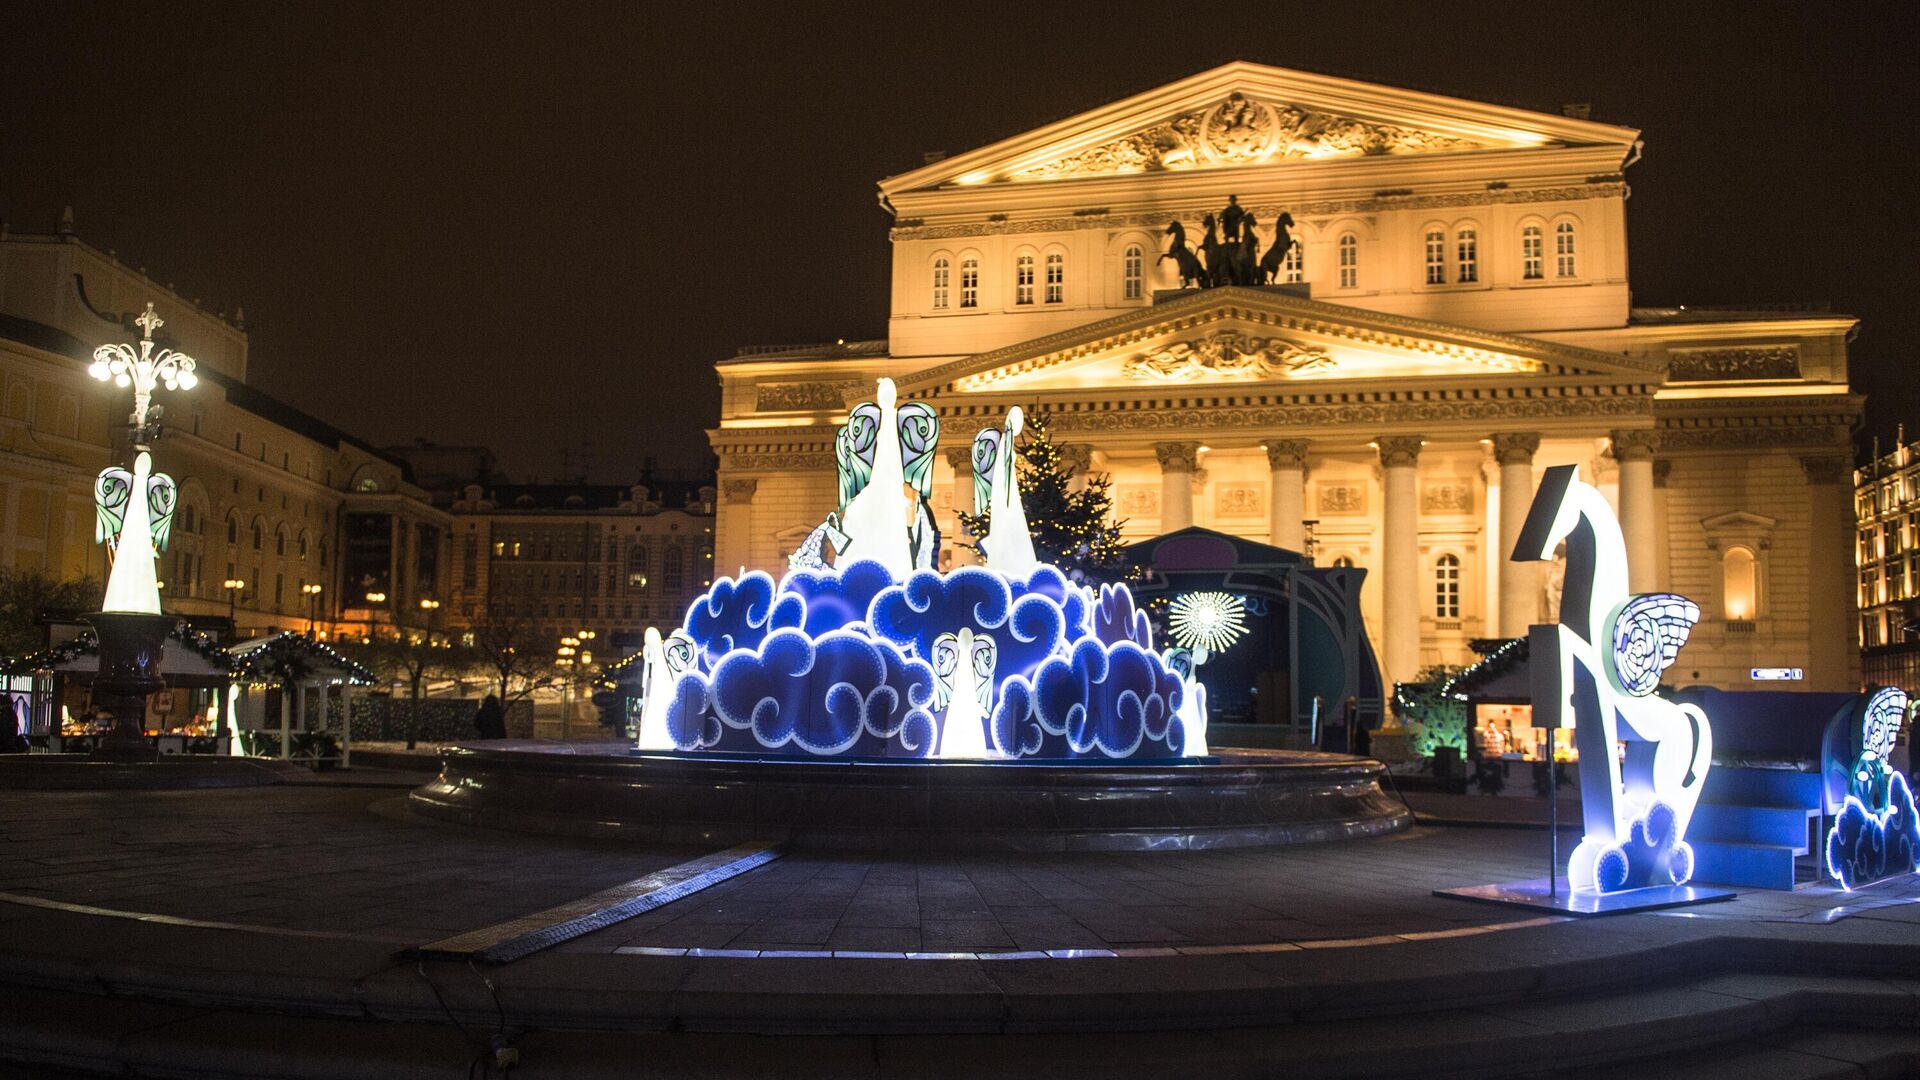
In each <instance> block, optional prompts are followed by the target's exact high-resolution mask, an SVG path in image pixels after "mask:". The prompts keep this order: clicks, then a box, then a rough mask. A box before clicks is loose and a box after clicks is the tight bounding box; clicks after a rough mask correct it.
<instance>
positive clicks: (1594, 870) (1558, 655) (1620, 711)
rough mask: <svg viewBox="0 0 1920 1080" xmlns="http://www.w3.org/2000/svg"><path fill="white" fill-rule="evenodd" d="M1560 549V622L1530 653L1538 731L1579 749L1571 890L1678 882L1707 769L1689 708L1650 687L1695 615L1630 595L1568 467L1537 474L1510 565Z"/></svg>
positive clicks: (1623, 567) (1700, 719)
mask: <svg viewBox="0 0 1920 1080" xmlns="http://www.w3.org/2000/svg"><path fill="white" fill-rule="evenodd" d="M1562 541H1565V542H1566V565H1567V572H1566V585H1565V587H1564V590H1563V591H1562V594H1561V601H1560V621H1559V623H1557V624H1555V625H1551V626H1535V627H1533V629H1532V632H1531V635H1530V652H1531V655H1532V657H1533V660H1532V670H1533V680H1534V682H1533V709H1534V724H1535V726H1538V727H1547V728H1564V727H1569V726H1571V727H1573V728H1574V739H1575V742H1576V744H1577V746H1578V747H1579V751H1580V797H1581V804H1582V810H1583V813H1584V814H1585V819H1586V820H1585V825H1586V835H1585V836H1584V837H1583V838H1582V839H1581V841H1580V843H1579V845H1578V846H1576V847H1575V848H1574V850H1573V854H1572V856H1571V857H1570V858H1569V859H1568V860H1567V880H1568V883H1569V885H1570V886H1571V887H1572V888H1573V889H1574V890H1575V891H1576V892H1580V891H1587V892H1601V893H1610V892H1619V891H1623V890H1626V889H1633V888H1640V887H1645V886H1658V885H1680V884H1684V883H1685V882H1686V881H1687V880H1688V879H1689V878H1691V877H1692V876H1693V849H1692V848H1691V847H1689V846H1688V844H1687V842H1686V835H1687V825H1688V823H1689V822H1690V821H1691V820H1692V817H1693V810H1694V806H1695V804H1696V803H1698V802H1699V799H1700V791H1701V788H1702V787H1703V786H1704V783H1705V781H1706V777H1707V770H1708V769H1709V768H1710V767H1711V765H1712V758H1713V731H1712V728H1711V726H1710V725H1709V724H1708V721H1707V715H1706V713H1705V712H1703V711H1701V710H1700V709H1699V708H1698V707H1696V706H1693V705H1679V704H1675V703H1673V702H1670V701H1667V700H1665V699H1663V698H1660V697H1658V696H1656V694H1655V693H1654V691H1655V690H1656V689H1657V688H1658V686H1659V683H1660V675H1661V673H1662V672H1663V671H1665V670H1666V669H1667V667H1668V666H1669V665H1670V664H1672V663H1673V661H1674V657H1675V655H1676V654H1677V653H1678V652H1679V650H1680V648H1681V646H1683V645H1685V644H1686V641H1687V635H1688V633H1689V632H1690V631H1691V629H1692V627H1693V625H1694V624H1695V623H1696V622H1698V621H1699V619H1700V609H1699V607H1697V606H1696V605H1695V604H1694V603H1693V602H1692V601H1690V600H1688V599H1686V598H1685V597H1682V596H1674V595H1671V594H1665V593H1652V594H1642V595H1637V596H1632V595H1628V593H1627V554H1626V544H1625V542H1624V541H1623V540H1622V538H1621V534H1620V523H1619V521H1618V520H1617V519H1616V518H1615V517H1614V514H1613V509H1612V507H1610V506H1608V504H1607V501H1606V498H1605V497H1604V496H1602V495H1601V494H1600V492H1599V490H1598V489H1596V488H1594V487H1593V486H1592V485H1590V484H1586V483H1583V482H1582V481H1581V480H1580V479H1579V478H1578V475H1577V470H1576V468H1575V467H1574V466H1571V465H1561V466H1555V467H1553V468H1550V469H1548V470H1547V471H1546V474H1545V475H1544V476H1543V477H1542V478H1541V484H1540V490H1539V493H1538V494H1537V495H1536V496H1535V497H1534V500H1533V507H1532V509H1531V510H1529V511H1528V514H1527V521H1526V525H1525V527H1524V529H1523V530H1522V531H1521V534H1520V540H1519V543H1518V545H1517V546H1516V547H1515V550H1514V552H1513V558H1514V560H1515V561H1518V562H1528V561H1545V560H1549V559H1551V558H1553V554H1554V548H1555V547H1556V546H1557V545H1558V544H1560V543H1561V542H1562ZM1620 740H1624V741H1625V742H1626V744H1627V751H1626V760H1625V762H1624V763H1623V762H1622V761H1621V760H1620V758H1619V757H1618V756H1617V755H1616V753H1615V749H1614V746H1615V743H1616V741H1620Z"/></svg>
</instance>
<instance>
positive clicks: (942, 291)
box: [933, 255, 950, 308]
mask: <svg viewBox="0 0 1920 1080" xmlns="http://www.w3.org/2000/svg"><path fill="white" fill-rule="evenodd" d="M949 272H950V271H949V268H948V266H947V257H946V256H945V255H942V256H940V257H939V258H937V259H935V260H933V306H934V307H935V308H944V307H946V306H947V274H948V273H949Z"/></svg>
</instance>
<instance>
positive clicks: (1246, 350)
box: [1120, 330, 1335, 383]
mask: <svg viewBox="0 0 1920 1080" xmlns="http://www.w3.org/2000/svg"><path fill="white" fill-rule="evenodd" d="M1334 366H1335V364H1334V359H1333V357H1332V356H1330V355H1328V353H1327V351H1326V350H1325V349H1309V348H1304V347H1302V346H1299V345H1295V344H1293V343H1291V342H1287V341H1282V340H1280V339H1279V338H1265V337H1254V336H1253V335H1251V334H1242V333H1240V332H1238V331H1235V330H1219V331H1215V332H1214V333H1211V334H1208V335H1207V336H1206V337H1203V338H1199V339H1197V340H1194V341H1181V342H1176V343H1174V344H1172V345H1169V346H1167V347H1166V348H1163V349H1157V350H1155V351H1153V352H1150V353H1143V354H1141V355H1139V356H1135V357H1132V358H1130V359H1129V360H1127V362H1126V363H1125V364H1124V365H1122V366H1121V369H1120V370H1121V372H1122V373H1123V374H1125V375H1126V377H1127V378H1130V379H1138V380H1141V381H1142V382H1161V383H1179V382H1195V381H1199V380H1234V379H1270V378H1274V377H1276V376H1280V377H1284V376H1289V375H1300V374H1306V373H1311V372H1323V371H1328V370H1330V369H1332V368H1333V367H1334Z"/></svg>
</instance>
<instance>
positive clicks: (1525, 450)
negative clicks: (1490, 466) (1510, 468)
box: [1493, 431, 1540, 465]
mask: <svg viewBox="0 0 1920 1080" xmlns="http://www.w3.org/2000/svg"><path fill="white" fill-rule="evenodd" d="M1539 449H1540V433H1539V432H1537V431H1502V432H1498V433H1496V434H1495V435H1494V436H1493V456H1494V459H1495V460H1496V461H1498V462H1500V464H1502V465H1531V464H1533V455H1534V453H1535V451H1537V450H1539Z"/></svg>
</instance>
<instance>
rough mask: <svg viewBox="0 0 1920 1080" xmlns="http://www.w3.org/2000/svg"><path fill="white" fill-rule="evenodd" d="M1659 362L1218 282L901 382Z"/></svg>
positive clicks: (1513, 376)
mask: <svg viewBox="0 0 1920 1080" xmlns="http://www.w3.org/2000/svg"><path fill="white" fill-rule="evenodd" d="M1662 378H1663V372H1662V370H1661V367H1660V365H1659V364H1658V363H1657V362H1654V361H1651V360H1646V359H1642V358H1635V357H1628V356H1625V355H1622V354H1619V353H1609V352H1599V351H1596V350H1592V349H1582V348H1578V347H1575V346H1570V345H1564V344H1561V343H1558V342H1550V341H1542V340H1540V339H1538V338H1529V337H1523V336H1519V335H1513V334H1498V333H1490V332H1488V331H1484V330H1476V329H1473V328H1470V327H1462V326H1455V325H1452V324H1449V323H1440V322H1433V321H1431V320H1426V319H1414V318H1408V317H1405V316H1400V315H1388V314H1384V313H1381V312H1377V311H1370V310H1367V309H1365V308H1353V307H1346V306H1343V305H1339V304H1328V303H1323V302H1320V301H1316V300H1311V299H1308V298H1306V297H1303V296H1299V295H1297V294H1295V293H1293V292H1291V291H1288V290H1284V289H1280V288H1220V289H1209V290H1204V291H1198V292H1194V293H1191V294H1189V295H1186V296H1182V297H1178V298H1175V299H1172V300H1169V301H1167V302H1165V303H1159V304H1155V305H1154V306H1152V307H1149V308H1141V309H1139V310H1136V311H1130V312H1127V313H1126V314H1124V315H1119V316H1115V317H1114V318H1111V319H1105V320H1102V321H1100V322H1097V323H1092V324H1090V325H1087V326H1082V327H1077V328H1075V329H1073V330H1068V331H1063V332H1061V333H1058V334H1052V335H1049V336H1047V337H1044V338H1038V339H1035V340H1033V341H1026V342H1021V343H1019V344H1017V345H1010V346H1007V347H1006V348H1001V349H995V350H993V351H991V352H986V353H980V354H977V355H975V356H969V357H964V358H961V359H959V360H955V361H952V362H950V363H946V364H942V365H939V366H937V367H934V368H931V369H929V370H927V371H923V372H920V373H918V374H916V375H914V376H911V377H909V378H907V379H905V380H903V381H902V382H901V389H902V390H903V391H904V392H907V393H909V394H916V395H922V394H938V395H940V396H942V397H945V396H947V395H950V394H972V393H991V394H1027V393H1029V392H1045V393H1053V394H1058V393H1063V392H1074V391H1086V390H1096V389H1097V390H1100V391H1103V392H1116V391H1117V392H1123V393H1124V392H1127V391H1143V392H1154V391H1158V392H1165V391H1166V390H1167V389H1169V388H1192V389H1196V390H1213V391H1227V392H1233V391H1235V390H1238V389H1240V388H1248V387H1255V386H1261V387H1268V388H1271V387H1276V386H1284V387H1290V388H1292V389H1296V390H1303V391H1304V390H1308V389H1314V390H1327V391H1335V390H1339V391H1342V392H1346V391H1351V390H1353V389H1355V384H1361V385H1362V386H1372V387H1378V386H1380V385H1381V384H1382V383H1384V382H1387V381H1392V382H1395V383H1399V384H1407V385H1411V384H1427V385H1434V386H1459V385H1469V384H1476V383H1482V384H1487V385H1491V384H1493V383H1496V382H1507V383H1511V382H1513V381H1515V380H1542V379H1544V380H1556V381H1578V382H1604V383H1616V384H1624V385H1647V384H1658V383H1659V382H1661V381H1662Z"/></svg>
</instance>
